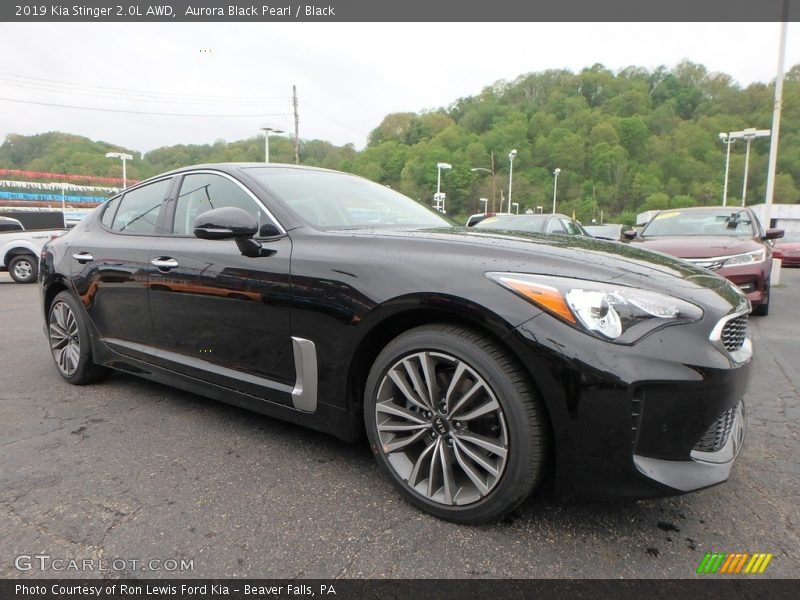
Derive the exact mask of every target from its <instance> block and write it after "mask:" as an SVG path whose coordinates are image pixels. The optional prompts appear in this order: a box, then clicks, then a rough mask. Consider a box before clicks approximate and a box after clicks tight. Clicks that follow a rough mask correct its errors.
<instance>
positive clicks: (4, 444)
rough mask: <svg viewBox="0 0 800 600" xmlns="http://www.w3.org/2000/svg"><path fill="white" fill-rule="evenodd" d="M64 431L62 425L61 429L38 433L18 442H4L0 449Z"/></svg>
mask: <svg viewBox="0 0 800 600" xmlns="http://www.w3.org/2000/svg"><path fill="white" fill-rule="evenodd" d="M62 429H64V426H63V425H61V426H60V427H56V428H55V429H51V430H49V431H44V432H42V433H37V434H35V435H29V436H28V437H24V438H20V439H18V440H11V441H10V442H3V443H2V444H0V447H3V446H11V445H12V444H19V443H20V442H24V441H27V440H32V439H34V438H37V437H43V436H45V435H50V434H51V433H55V432H56V431H61V430H62Z"/></svg>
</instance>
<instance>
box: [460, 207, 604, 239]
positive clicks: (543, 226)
mask: <svg viewBox="0 0 800 600" xmlns="http://www.w3.org/2000/svg"><path fill="white" fill-rule="evenodd" d="M475 228H476V229H496V230H503V231H520V232H524V233H560V234H562V235H585V236H588V237H591V236H590V235H589V233H587V231H586V230H585V229H584V228H583V227H582V226H581V224H580V223H578V222H577V221H575V220H574V219H570V218H569V217H568V216H567V215H561V214H558V213H556V214H550V215H543V214H535V215H495V216H493V217H489V218H487V219H484V220H483V221H481V222H480V223H478V224H477V225H475Z"/></svg>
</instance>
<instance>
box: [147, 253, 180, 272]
mask: <svg viewBox="0 0 800 600" xmlns="http://www.w3.org/2000/svg"><path fill="white" fill-rule="evenodd" d="M150 264H151V265H153V266H154V267H158V268H159V269H164V270H166V271H168V270H170V269H174V268H175V267H177V266H178V261H177V260H175V259H174V258H170V257H169V256H159V257H158V258H154V259H153V260H151V261H150Z"/></svg>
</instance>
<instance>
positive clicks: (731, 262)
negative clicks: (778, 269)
mask: <svg viewBox="0 0 800 600" xmlns="http://www.w3.org/2000/svg"><path fill="white" fill-rule="evenodd" d="M765 260H767V251H766V250H765V249H764V248H761V249H760V250H756V251H754V252H746V253H744V254H735V255H734V256H731V257H729V258H726V259H725V260H724V261H722V266H723V267H733V266H735V265H750V264H754V263H760V262H764V261H765Z"/></svg>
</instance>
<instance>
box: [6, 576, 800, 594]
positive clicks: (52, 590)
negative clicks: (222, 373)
mask: <svg viewBox="0 0 800 600" xmlns="http://www.w3.org/2000/svg"><path fill="white" fill-rule="evenodd" d="M645 597H646V598H647V599H648V600H675V598H703V599H704V600H737V599H739V598H742V599H745V598H746V599H747V600H760V599H762V598H763V599H765V600H767V599H768V600H790V599H791V600H795V599H796V598H798V597H800V581H798V580H796V579H793V580H761V579H753V578H747V577H742V578H737V579H733V578H727V577H726V578H722V577H714V576H711V577H707V578H706V577H703V578H701V579H692V580H655V579H635V580H627V581H626V580H566V581H564V580H561V581H559V580H514V579H508V580H464V579H450V580H447V579H445V580H408V579H401V580H352V579H348V580H339V579H333V580H294V581H288V580H260V579H257V580H186V579H183V580H166V579H164V580H156V579H153V580H144V579H142V580H135V579H130V580H113V579H96V580H90V579H83V580H82V579H63V580H39V581H36V580H24V581H14V580H2V581H0V598H3V599H4V600H11V599H14V600H21V599H26V598H27V599H30V600H89V599H94V600H270V599H272V598H275V599H292V600H308V599H310V598H314V599H315V600H318V599H322V598H329V599H336V600H362V599H373V598H374V599H386V600H403V599H406V598H408V599H413V600H472V599H478V598H495V599H497V600H501V599H502V600H506V599H509V600H517V599H518V600H530V599H536V600H596V599H597V598H614V599H615V600H629V599H630V600H634V599H635V600H640V599H641V598H645Z"/></svg>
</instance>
